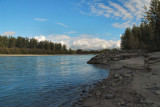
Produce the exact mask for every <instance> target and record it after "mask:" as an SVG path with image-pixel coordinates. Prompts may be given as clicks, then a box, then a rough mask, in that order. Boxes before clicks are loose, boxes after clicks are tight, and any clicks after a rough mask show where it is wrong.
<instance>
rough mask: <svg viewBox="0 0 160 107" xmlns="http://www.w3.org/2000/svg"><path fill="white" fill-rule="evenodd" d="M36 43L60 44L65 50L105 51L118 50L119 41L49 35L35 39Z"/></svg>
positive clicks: (91, 37) (90, 36) (88, 36)
mask: <svg viewBox="0 0 160 107" xmlns="http://www.w3.org/2000/svg"><path fill="white" fill-rule="evenodd" d="M35 39H37V40H38V41H43V40H49V41H52V42H55V43H62V44H64V45H66V46H67V48H72V49H86V50H88V49H93V50H97V49H106V48H120V40H117V41H113V40H108V41H107V40H104V39H99V38H95V37H94V36H92V35H83V34H82V35H79V36H77V37H70V36H68V35H58V34H51V35H47V36H43V35H40V36H37V37H35Z"/></svg>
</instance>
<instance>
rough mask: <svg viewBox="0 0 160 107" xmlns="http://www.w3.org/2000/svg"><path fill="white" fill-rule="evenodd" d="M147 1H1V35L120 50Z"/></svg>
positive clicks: (139, 17) (72, 46)
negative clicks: (124, 33)
mask: <svg viewBox="0 0 160 107" xmlns="http://www.w3.org/2000/svg"><path fill="white" fill-rule="evenodd" d="M124 1H125V2H124ZM149 1H150V0H137V1H135V0H108V1H107V0H0V34H1V35H6V36H9V35H11V36H15V37H17V36H22V37H29V38H32V37H33V38H36V39H38V40H50V41H53V42H61V43H63V44H66V45H67V46H68V47H71V48H75V49H77V48H82V49H101V48H113V47H119V43H120V41H119V40H120V35H121V34H123V32H124V30H125V28H126V27H131V26H132V25H133V24H138V23H139V21H140V20H141V17H142V13H143V6H144V4H145V5H146V6H148V5H149ZM95 44H96V45H95Z"/></svg>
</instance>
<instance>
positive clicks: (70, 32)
mask: <svg viewBox="0 0 160 107" xmlns="http://www.w3.org/2000/svg"><path fill="white" fill-rule="evenodd" d="M73 33H77V32H76V31H73V30H71V31H69V32H65V34H73Z"/></svg>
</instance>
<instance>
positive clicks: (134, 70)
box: [77, 52, 160, 107]
mask: <svg viewBox="0 0 160 107" xmlns="http://www.w3.org/2000/svg"><path fill="white" fill-rule="evenodd" d="M103 55H104V54H103ZM123 55H124V54H123ZM123 55H122V54H121V55H119V56H120V57H121V56H123ZM125 55H126V54H125ZM128 56H129V55H128ZM133 56H134V57H128V58H125V59H124V58H122V59H123V60H121V59H120V57H119V59H117V58H109V59H110V60H111V59H113V60H112V61H110V63H109V62H108V61H106V59H103V58H101V59H100V60H101V62H104V63H106V64H108V65H109V66H110V73H109V76H108V78H107V79H104V80H103V81H102V82H99V83H98V84H97V86H95V87H94V88H92V89H91V90H90V91H89V92H88V95H87V96H86V97H84V98H83V99H82V100H80V101H79V102H78V103H77V104H78V105H80V106H82V107H119V106H122V107H123V106H124V107H159V106H160V79H159V77H160V52H155V53H149V54H145V55H144V54H141V55H140V54H138V55H133ZM96 57H102V55H100V56H96ZM93 60H94V58H93V59H92V62H95V61H93ZM102 60H103V61H102ZM96 63H97V62H96ZM104 63H103V64H104Z"/></svg>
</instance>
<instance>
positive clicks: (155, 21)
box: [121, 0, 160, 52]
mask: <svg viewBox="0 0 160 107" xmlns="http://www.w3.org/2000/svg"><path fill="white" fill-rule="evenodd" d="M121 49H122V50H147V51H149V52H152V51H159V50H160V1H159V0H151V3H150V7H149V9H147V8H146V7H145V12H144V18H143V19H142V21H141V23H140V25H139V26H136V25H133V27H132V28H126V30H125V33H124V34H123V35H122V37H121Z"/></svg>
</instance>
